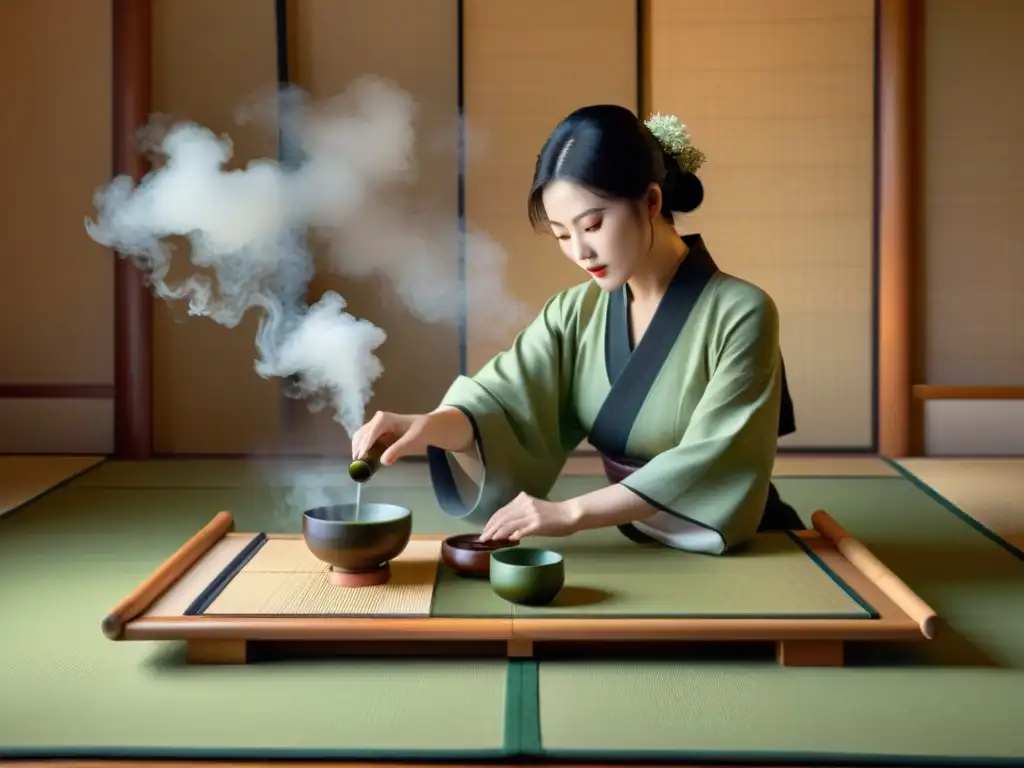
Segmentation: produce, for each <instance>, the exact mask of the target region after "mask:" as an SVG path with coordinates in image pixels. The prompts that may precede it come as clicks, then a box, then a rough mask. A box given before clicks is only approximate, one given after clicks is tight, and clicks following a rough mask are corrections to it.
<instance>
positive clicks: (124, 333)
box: [111, 0, 153, 459]
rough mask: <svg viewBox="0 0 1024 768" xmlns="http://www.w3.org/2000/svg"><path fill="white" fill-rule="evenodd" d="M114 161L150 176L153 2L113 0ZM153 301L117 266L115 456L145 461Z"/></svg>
mask: <svg viewBox="0 0 1024 768" xmlns="http://www.w3.org/2000/svg"><path fill="white" fill-rule="evenodd" d="M111 11H112V21H113V61H112V65H113V93H112V96H113V144H114V146H113V158H114V168H113V173H114V175H115V176H118V175H123V174H129V175H131V176H132V177H133V178H134V179H135V180H136V181H138V180H139V179H141V178H142V176H143V175H144V174H145V173H146V170H147V163H146V159H145V157H143V155H142V154H140V153H139V151H138V146H137V143H136V134H137V132H138V130H139V128H141V127H142V126H143V125H144V124H145V123H146V121H147V119H148V117H149V111H150V90H151V85H150V71H151V62H150V56H151V31H150V24H151V17H152V8H151V4H150V0H112V3H111ZM152 326H153V299H152V298H151V296H150V293H149V289H148V288H147V287H146V285H145V283H144V282H143V274H142V272H140V271H139V270H138V269H136V268H135V266H134V265H133V264H132V262H131V261H130V260H128V259H124V258H121V257H119V256H118V257H116V258H115V261H114V454H115V456H116V457H117V458H120V459H146V458H149V457H150V456H151V455H152V451H153V372H152Z"/></svg>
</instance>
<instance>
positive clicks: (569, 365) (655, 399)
mask: <svg viewBox="0 0 1024 768" xmlns="http://www.w3.org/2000/svg"><path fill="white" fill-rule="evenodd" d="M684 240H685V241H686V242H687V244H688V245H689V248H690V251H689V253H688V255H687V257H686V259H685V260H684V261H683V263H682V265H681V266H680V268H679V270H678V271H677V273H676V275H675V276H674V277H673V280H672V282H671V284H670V285H669V287H668V290H667V292H666V294H665V297H664V298H663V299H662V301H661V302H660V304H659V306H658V309H657V311H656V313H655V315H654V317H653V319H652V321H651V324H650V326H649V327H648V329H647V331H646V332H645V333H644V335H643V337H642V338H641V341H640V343H639V344H638V345H637V346H636V348H635V349H633V348H632V346H631V344H630V341H629V338H630V335H629V320H628V302H629V293H628V290H627V289H626V288H625V287H624V288H622V289H621V290H620V291H615V292H605V291H602V290H601V289H600V288H599V287H598V286H597V285H596V284H595V283H593V282H589V281H588V282H587V283H585V284H582V285H578V286H575V287H572V288H569V289H568V290H565V291H563V292H561V293H559V294H557V295H556V296H554V297H553V298H551V299H550V300H549V301H548V302H547V304H545V306H544V309H543V311H542V312H541V313H540V315H539V316H538V317H537V318H536V319H535V320H534V321H533V322H532V323H531V324H530V325H529V326H528V327H527V328H526V329H525V330H523V331H522V332H521V333H519V335H518V336H517V337H516V339H515V341H514V343H513V344H512V346H511V348H510V349H508V350H506V351H505V352H502V353H500V354H499V355H497V356H496V357H495V358H494V359H492V360H491V361H490V362H488V363H487V365H485V366H484V367H483V368H482V369H481V370H480V372H479V373H477V374H476V375H475V376H472V377H467V376H462V377H459V378H458V379H457V380H456V381H455V382H454V384H453V385H452V387H451V388H450V389H449V391H448V393H447V394H446V395H445V397H444V399H443V401H442V404H443V405H449V406H455V407H457V408H459V409H460V410H462V411H463V413H465V414H466V415H467V416H468V417H469V419H470V421H471V422H472V424H473V429H474V433H475V435H476V451H477V459H478V461H479V468H480V470H481V471H480V474H479V476H478V477H476V478H472V477H470V475H468V474H467V471H466V469H465V462H460V461H457V460H456V457H453V456H451V455H449V454H447V453H446V452H444V451H441V450H439V449H436V448H433V447H432V448H430V449H428V459H429V462H430V471H431V479H432V482H433V485H434V489H435V492H436V493H437V496H438V500H439V502H440V504H441V506H442V508H444V509H445V511H446V512H447V513H448V514H451V515H453V516H456V517H459V518H462V519H464V520H466V521H467V522H470V523H472V524H474V525H478V526H482V525H483V524H484V523H486V521H487V520H488V519H489V518H490V517H491V516H492V515H493V514H494V513H495V512H496V511H498V510H499V509H500V508H501V507H502V506H504V505H505V504H507V503H508V502H509V501H511V500H512V499H513V498H514V497H515V496H516V495H517V494H518V493H520V492H526V493H528V494H530V495H532V496H534V497H537V498H545V497H546V496H547V495H548V493H549V492H550V491H551V488H552V486H553V485H554V483H555V481H556V480H557V479H558V476H559V475H560V473H561V471H562V469H563V467H564V464H565V461H566V459H567V458H568V457H569V454H570V453H571V452H572V451H573V450H574V449H575V448H576V447H577V446H578V445H579V444H580V443H581V442H582V441H583V440H584V439H588V440H589V441H590V442H591V444H592V445H594V446H595V447H596V448H597V449H598V450H599V451H600V452H601V453H602V454H604V455H605V456H606V457H609V458H612V459H614V460H616V461H622V462H627V463H629V464H631V465H632V466H635V467H636V469H635V470H634V471H632V472H630V473H629V474H628V476H626V477H623V478H622V479H621V480H620V482H621V484H622V485H624V486H625V487H627V488H629V489H630V490H631V491H632V492H633V493H636V494H637V495H638V496H640V497H641V498H642V499H644V500H645V501H646V502H647V503H648V504H650V505H651V506H652V507H653V508H654V509H656V510H657V512H655V513H654V514H653V515H652V516H650V517H648V518H645V519H644V520H642V521H639V522H636V523H634V524H633V526H632V527H633V528H635V529H636V530H639V531H640V532H641V533H643V534H645V535H646V536H647V537H650V538H653V539H655V540H658V541H661V542H662V543H664V544H666V545H668V546H672V547H676V548H679V549H685V550H691V551H698V552H706V553H713V554H721V553H723V552H726V551H727V550H730V549H732V548H733V547H736V546H737V545H740V544H743V543H745V542H747V541H749V540H750V539H751V538H752V537H753V536H754V535H755V533H756V532H757V530H758V525H759V523H760V522H761V519H762V516H763V515H764V512H765V504H766V501H767V499H768V493H769V487H770V484H771V475H772V469H773V466H774V462H775V454H776V446H777V441H778V435H779V432H780V407H781V404H782V396H783V372H782V359H781V354H780V351H779V316H778V311H777V309H776V307H775V304H774V302H773V301H772V300H771V298H770V297H769V296H768V295H767V294H765V293H764V291H762V290H760V289H759V288H757V287H756V286H753V285H751V284H750V283H747V282H745V281H743V280H740V279H738V278H736V277H733V276H731V275H728V274H725V273H723V272H721V271H720V270H718V268H717V266H716V265H715V263H714V261H713V260H712V258H711V255H710V254H709V253H708V251H707V249H706V247H705V246H704V242H703V240H702V239H701V238H700V236H699V235H695V236H689V237H685V238H684Z"/></svg>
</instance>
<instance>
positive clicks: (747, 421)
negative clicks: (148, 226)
mask: <svg viewBox="0 0 1024 768" xmlns="http://www.w3.org/2000/svg"><path fill="white" fill-rule="evenodd" d="M760 296H761V298H760V299H759V300H758V301H755V302H749V303H748V306H745V307H744V308H743V309H742V311H741V312H739V313H737V315H735V317H736V319H735V320H733V321H731V322H729V323H728V325H727V326H726V327H725V328H724V329H723V331H722V337H723V339H724V341H723V342H722V344H721V352H720V353H719V355H718V358H717V361H716V363H715V365H714V369H713V372H712V374H711V377H710V381H709V383H708V385H707V388H706V389H705V391H704V393H703V395H702V397H701V399H700V401H699V403H698V405H697V407H696V408H695V410H694V413H693V415H692V417H691V419H690V422H689V425H688V426H687V429H686V432H685V433H684V435H683V437H682V440H681V441H680V443H679V444H678V445H677V446H675V447H674V448H671V449H670V450H668V451H665V452H663V453H661V454H659V455H658V456H656V457H655V458H654V459H652V460H651V461H649V462H648V463H647V464H646V465H644V466H643V467H641V468H640V469H638V470H637V471H635V472H634V473H632V474H631V475H630V476H629V477H627V478H625V479H624V480H623V481H622V485H624V486H625V487H627V488H629V489H630V490H632V491H633V492H634V493H636V494H637V495H639V496H640V497H641V498H643V499H644V500H645V501H646V502H647V503H648V504H650V505H651V506H653V507H655V508H657V509H658V510H659V511H658V512H657V513H655V514H654V515H653V516H651V517H648V518H646V519H644V520H642V521H639V522H636V523H634V525H635V527H636V528H637V529H638V530H640V531H641V532H642V533H645V534H647V535H648V536H650V537H651V538H653V539H656V540H658V541H661V542H662V543H663V544H666V545H668V546H672V547H676V548H678V549H686V550H691V551H699V552H705V553H709V554H722V553H724V552H726V551H728V550H729V549H732V548H733V547H736V546H737V545H740V544H743V543H745V542H747V541H749V540H750V539H751V538H753V536H754V535H755V534H756V533H757V528H758V525H759V524H760V521H761V518H762V516H763V515H764V509H765V503H766V500H767V498H768V491H769V486H770V484H771V476H772V470H773V468H774V464H775V455H776V451H777V445H778V429H779V411H780V403H781V392H782V375H781V355H780V352H779V318H778V310H777V309H776V307H775V304H774V303H773V302H772V300H771V299H770V298H769V297H767V296H765V295H763V294H760Z"/></svg>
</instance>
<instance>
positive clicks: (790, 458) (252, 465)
mask: <svg viewBox="0 0 1024 768" xmlns="http://www.w3.org/2000/svg"><path fill="white" fill-rule="evenodd" d="M562 474H563V475H565V476H567V477H591V476H602V475H603V474H604V470H603V468H602V465H601V459H600V458H599V457H598V456H594V455H577V456H572V457H571V458H570V459H569V461H568V462H566V465H565V470H564V471H563V473H562ZM896 474H897V472H896V470H895V469H894V468H893V467H892V466H891V465H889V464H888V463H887V462H885V461H883V460H882V459H879V458H877V457H875V456H824V455H823V456H806V455H795V454H783V455H781V456H779V457H778V460H777V461H776V463H775V475H776V477H892V476H894V475H896ZM378 482H379V483H380V484H383V485H387V486H389V487H391V488H400V487H405V488H422V487H427V486H429V485H430V472H429V470H428V468H427V464H426V462H425V461H421V460H413V461H403V462H401V463H399V464H397V465H396V466H393V467H386V468H384V469H382V470H381V474H380V479H379V481H377V480H375V481H374V483H378ZM351 484H352V483H351V481H350V480H349V477H348V462H346V461H345V460H344V459H340V458H336V459H258V458H249V459H247V458H237V459H235V458H224V459H190V458H180V459H179V458H169V459H155V460H152V461H109V462H107V463H106V464H104V466H102V467H99V468H98V469H96V470H95V471H93V472H90V473H89V474H88V475H86V476H85V477H83V478H81V479H80V480H78V481H76V486H78V487H92V488H241V487H250V488H252V487H264V488H265V487H271V488H282V487H299V486H301V487H304V488H315V487H320V488H324V489H329V488H330V489H337V488H341V487H345V486H350V485H351Z"/></svg>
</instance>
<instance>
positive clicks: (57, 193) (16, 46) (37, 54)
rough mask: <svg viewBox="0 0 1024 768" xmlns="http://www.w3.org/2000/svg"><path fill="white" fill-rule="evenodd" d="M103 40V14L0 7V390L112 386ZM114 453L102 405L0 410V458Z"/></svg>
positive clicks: (55, 401)
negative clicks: (101, 235) (101, 220)
mask: <svg viewBox="0 0 1024 768" xmlns="http://www.w3.org/2000/svg"><path fill="white" fill-rule="evenodd" d="M110 40H111V33H110V13H109V9H108V7H107V4H106V3H103V2H88V3H67V2H64V0H4V2H2V3H0V92H2V93H3V118H2V119H0V167H2V168H3V173H2V174H0V211H3V224H2V225H0V317H2V319H3V320H2V322H0V384H51V385H53V384H56V385H72V384H101V385H108V386H109V385H112V384H113V379H114V373H113V333H112V331H113V317H114V314H113V260H112V258H113V257H112V256H110V255H109V254H108V252H107V251H105V250H104V249H103V248H101V247H99V246H98V245H96V244H95V243H94V242H93V241H92V240H90V239H89V237H88V236H87V235H86V233H85V226H84V219H85V216H86V215H87V214H88V213H89V212H90V211H91V209H92V208H91V206H92V194H93V190H94V189H95V188H96V187H98V186H100V185H102V184H103V183H105V182H106V181H107V179H108V178H109V176H110V168H111V151H110V131H111V122H110V107H111V103H110ZM112 448H113V408H112V401H111V400H110V399H89V400H75V399H68V398H46V399H21V398H18V399H13V398H11V399H0V452H19V451H24V452H60V451H65V452H72V451H74V452H95V453H102V452H105V451H109V450H112Z"/></svg>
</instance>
